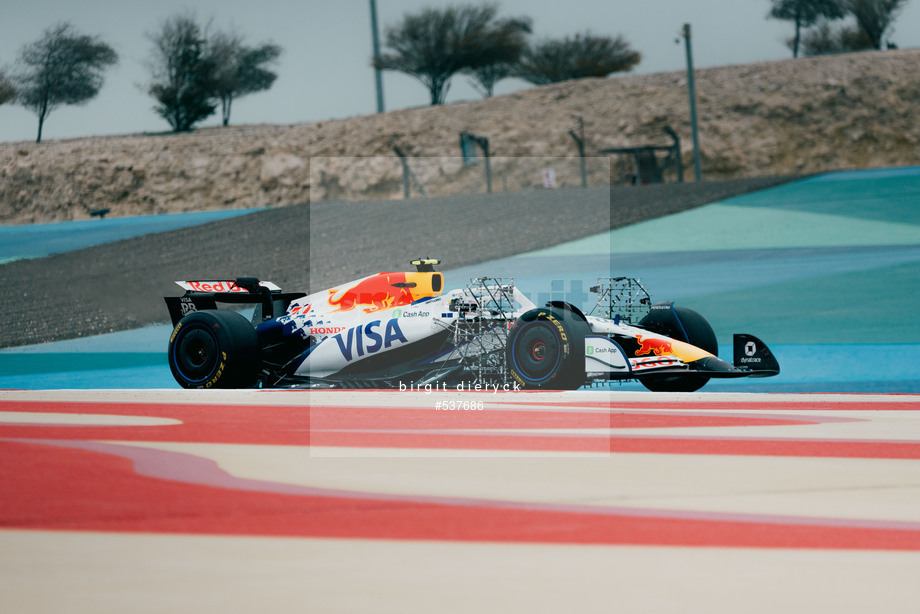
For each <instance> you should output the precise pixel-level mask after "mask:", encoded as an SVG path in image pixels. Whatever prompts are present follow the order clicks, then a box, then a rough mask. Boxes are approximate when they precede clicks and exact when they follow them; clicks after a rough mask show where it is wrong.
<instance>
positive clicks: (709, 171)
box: [0, 50, 920, 224]
mask: <svg viewBox="0 0 920 614" xmlns="http://www.w3.org/2000/svg"><path fill="white" fill-rule="evenodd" d="M918 65H920V50H900V51H884V52H866V53H858V54H849V55H839V56H828V57H823V58H805V59H798V60H787V61H778V62H765V63H759V64H751V65H743V66H728V67H719V68H710V69H703V70H699V71H698V73H697V75H696V84H697V93H698V115H699V126H700V145H701V150H702V160H703V173H704V177H705V178H706V179H731V178H740V177H764V176H771V175H801V174H806V173H814V172H821V171H828V170H836V169H843V168H871V167H882V166H905V165H912V164H917V163H918V160H920V121H918V119H920V118H918V107H917V101H918V100H920V75H918V72H917V66H918ZM575 116H580V117H582V118H583V120H584V127H585V137H586V153H587V155H589V156H596V155H598V152H600V151H601V150H603V149H605V148H610V147H629V146H637V145H646V144H661V145H667V144H670V139H669V138H668V137H667V136H665V135H664V133H663V131H662V130H663V128H664V126H666V125H670V126H671V127H672V128H674V130H676V131H677V133H678V134H679V136H680V138H681V140H682V149H683V161H684V164H685V166H686V167H687V168H688V169H689V168H690V165H691V160H692V157H691V138H690V125H689V113H688V104H687V88H686V75H685V74H684V73H683V72H670V73H660V74H655V75H627V76H621V77H615V78H609V79H586V80H582V81H577V82H568V83H562V84H556V85H550V86H545V87H539V88H533V89H527V90H522V91H519V92H516V93H514V94H509V95H506V96H500V97H495V98H492V99H488V100H481V101H475V102H466V103H457V104H451V105H447V106H443V107H426V108H418V109H407V110H400V111H392V112H389V113H385V114H379V115H371V116H365V117H355V118H350V119H344V120H335V121H323V122H315V123H309V124H299V125H291V126H276V125H260V126H245V127H230V128H214V129H206V130H201V131H198V132H196V133H193V134H187V135H173V136H145V135H135V136H124V137H105V138H85V139H73V140H62V141H49V142H46V143H42V144H40V145H35V144H31V143H5V144H0V223H5V224H19V223H30V222H46V221H57V220H70V219H80V218H85V217H87V216H88V215H89V211H91V210H92V209H97V208H101V207H108V208H110V209H111V211H112V215H138V214H151V213H166V212H178V211H192V210H195V211H197V210H204V209H217V208H244V207H261V206H279V205H290V204H296V203H303V202H307V201H308V200H310V199H311V198H312V199H314V200H321V199H330V198H336V199H338V198H347V199H367V198H371V199H381V198H382V199H392V198H401V197H402V171H401V167H400V164H399V161H398V158H397V157H396V155H395V154H394V150H393V146H394V145H396V146H399V147H400V148H401V149H402V150H403V151H404V152H405V153H406V154H407V155H408V156H410V158H411V165H412V168H413V170H414V172H415V173H416V175H417V176H418V179H419V181H420V183H421V184H422V185H423V186H425V188H426V190H427V191H428V193H429V194H431V195H448V194H455V193H458V192H471V191H482V189H483V187H482V186H483V181H482V170H481V168H479V167H470V166H464V165H463V164H462V163H461V161H460V160H459V159H458V156H459V154H460V148H459V137H458V135H459V133H460V132H461V131H471V132H475V133H477V134H480V135H484V136H487V137H488V138H489V140H490V148H491V153H492V155H493V156H495V157H496V159H495V161H494V165H493V167H494V168H493V175H494V182H495V186H496V189H498V190H501V189H503V188H505V187H507V188H508V189H518V188H520V187H526V186H527V185H536V184H539V181H540V175H539V170H540V168H544V167H547V166H551V167H554V168H556V167H558V168H557V177H558V179H559V182H560V183H561V184H562V185H572V184H575V183H577V182H578V181H579V179H578V177H577V174H576V173H575V172H574V171H573V170H571V169H574V168H575V167H576V166H577V165H575V164H573V162H572V160H571V158H572V157H574V156H576V155H577V153H576V151H577V150H576V147H575V143H574V141H573V140H572V138H571V136H570V135H569V130H571V129H573V128H574V127H575ZM521 158H537V159H535V160H528V161H522V160H521ZM543 158H551V159H554V160H550V161H547V160H545V159H543ZM559 158H568V160H567V161H562V160H559ZM608 168H609V167H608V165H607V163H606V160H605V161H603V162H602V163H600V164H597V163H595V164H592V165H589V173H590V175H591V181H592V183H595V184H596V183H601V182H602V181H603V179H604V178H605V177H606V175H607V171H608ZM686 174H687V176H688V177H691V178H692V172H689V170H688V172H687V173H686ZM613 175H614V179H616V178H617V176H618V172H617V171H616V170H614V172H613Z"/></svg>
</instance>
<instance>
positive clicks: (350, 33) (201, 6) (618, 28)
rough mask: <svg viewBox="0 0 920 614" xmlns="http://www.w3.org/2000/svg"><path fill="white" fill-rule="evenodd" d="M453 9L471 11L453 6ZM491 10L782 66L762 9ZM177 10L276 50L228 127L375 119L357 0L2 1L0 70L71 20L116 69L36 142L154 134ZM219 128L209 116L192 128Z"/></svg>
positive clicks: (390, 8)
mask: <svg viewBox="0 0 920 614" xmlns="http://www.w3.org/2000/svg"><path fill="white" fill-rule="evenodd" d="M464 3H472V4H480V2H479V1H478V0H471V1H469V2H464V1H460V2H453V4H464ZM446 4H448V3H447V2H438V1H437V0H377V12H378V22H379V24H380V29H381V37H383V34H384V31H385V28H386V26H387V25H390V24H395V23H396V22H398V21H399V20H400V18H401V17H402V15H404V14H406V13H411V12H417V11H419V10H420V9H421V8H424V7H434V6H443V5H446ZM500 7H501V10H500V14H501V15H503V16H522V15H527V16H530V17H531V18H532V19H533V29H534V37H535V38H543V37H562V36H565V35H571V34H575V33H578V32H585V31H590V32H591V33H593V34H603V35H617V34H622V35H623V36H624V37H625V38H626V40H627V41H628V42H629V43H630V45H631V46H632V47H633V48H634V49H636V50H637V51H639V52H641V53H642V62H641V63H640V64H639V66H638V67H637V68H636V69H635V71H634V72H637V73H650V72H661V71H670V70H684V69H685V68H686V63H685V55H684V47H683V44H677V43H676V42H675V40H676V39H677V38H678V36H679V34H680V30H681V27H682V25H683V24H684V23H690V24H691V27H692V32H693V55H694V64H695V65H696V67H698V68H702V67H708V66H721V65H727V64H744V63H748V62H756V61H761V60H777V59H785V58H788V57H791V53H790V51H789V50H788V48H787V47H786V46H785V44H784V43H783V41H784V40H785V38H787V37H788V36H790V35H791V34H792V25H791V24H790V23H789V22H784V21H776V20H767V19H766V14H767V12H768V10H769V7H770V2H769V0H641V1H636V0H632V1H620V0H564V1H559V0H504V1H502V2H501V3H500ZM186 10H191V11H193V12H194V14H196V15H197V16H198V18H199V20H200V21H202V22H204V21H206V20H209V19H210V20H213V21H212V23H213V27H215V28H217V29H235V30H236V31H237V32H239V33H240V34H242V35H243V36H244V38H245V40H246V41H247V42H248V43H250V44H255V43H259V42H263V41H267V40H272V41H274V42H275V43H277V44H279V45H280V46H281V47H282V48H283V49H284V54H283V55H282V57H281V60H280V62H279V63H278V65H277V67H276V70H277V73H278V80H277V81H276V82H275V85H274V86H273V87H272V88H271V89H270V90H268V91H267V92H261V93H258V94H253V95H250V96H247V97H244V98H241V99H239V100H238V101H235V102H234V107H233V113H232V116H231V123H232V124H254V123H271V124H291V123H300V122H312V121H320V120H326V119H333V118H343V117H350V116H355V115H365V114H369V113H373V112H375V111H376V94H375V89H374V71H373V69H372V68H371V67H370V58H371V55H372V50H371V26H370V10H369V0H337V1H335V0H194V1H191V0H148V1H144V2H139V1H137V0H2V8H0V66H9V65H11V64H12V63H13V62H14V60H15V58H16V57H17V55H18V53H19V50H20V49H21V48H22V47H23V46H24V45H26V44H28V43H30V42H33V41H35V40H37V39H38V38H39V37H40V36H41V34H42V31H43V30H44V29H45V28H47V27H48V26H50V25H52V24H55V23H57V22H61V21H69V22H72V23H73V24H74V25H75V26H76V28H77V29H78V30H79V31H80V32H82V33H85V34H92V35H98V36H100V37H102V39H103V40H104V41H105V42H107V43H108V44H110V45H111V46H112V47H113V48H114V49H115V50H116V51H117V52H118V54H119V63H118V64H117V65H116V66H115V67H113V68H112V69H110V70H108V71H107V72H106V73H105V84H104V86H103V88H102V91H101V92H100V93H99V95H98V96H97V97H96V98H94V99H93V100H91V101H89V102H88V103H86V104H85V105H82V106H64V107H59V108H58V109H55V110H54V111H53V112H52V113H51V114H50V115H49V117H48V118H47V120H46V122H45V127H44V133H43V140H45V139H54V138H67V137H77V136H90V135H103V134H124V133H134V132H144V131H150V132H159V131H165V130H168V129H169V126H168V124H167V123H166V122H165V121H164V120H163V119H162V118H160V117H159V116H158V115H157V114H156V113H155V112H154V111H153V110H152V107H153V99H152V98H150V97H149V96H148V95H147V94H145V93H144V92H143V91H142V90H141V88H140V86H142V85H143V84H144V83H145V82H147V81H148V80H149V73H148V70H147V68H146V67H145V64H144V62H145V60H146V59H147V58H148V56H149V54H150V46H151V45H150V41H149V40H148V38H147V37H146V33H148V32H152V31H154V30H156V29H158V27H159V26H160V25H161V24H162V23H163V21H164V20H165V19H166V18H168V17H170V16H172V15H175V14H177V13H181V12H183V11H186ZM890 38H891V39H892V40H893V41H895V42H896V43H897V45H898V46H899V47H900V48H902V49H903V48H914V47H920V1H918V0H915V1H914V2H911V3H909V4H908V6H907V7H906V9H905V10H904V11H903V12H902V13H901V15H900V17H899V18H898V20H897V21H896V22H895V25H894V30H893V31H892V33H891V34H890ZM525 87H530V86H529V84H527V83H525V82H523V81H519V80H513V79H511V80H506V81H503V82H501V83H499V84H498V86H497V88H496V93H498V94H501V93H508V92H511V91H515V90H518V89H521V88H525ZM384 98H385V105H386V109H387V110H392V109H400V108H406V107H412V106H423V105H425V104H426V103H427V101H428V92H427V90H426V89H425V87H424V86H422V85H421V84H420V83H419V82H417V81H415V80H413V79H411V78H409V77H406V76H404V75H401V74H399V73H392V72H387V73H384ZM476 98H478V95H477V94H476V92H475V90H473V89H472V87H471V86H470V85H469V84H468V83H467V80H466V78H465V77H463V76H457V77H455V78H454V80H453V82H452V86H451V88H450V93H449V95H448V101H449V102H451V101H457V100H470V99H476ZM219 121H220V118H219V113H218V114H216V115H215V116H213V117H212V118H210V119H209V120H207V121H205V122H203V123H202V124H201V125H204V126H209V125H217V124H218V123H219ZM36 130H37V118H36V116H35V115H34V114H33V113H31V112H29V111H27V110H25V109H24V108H23V107H19V106H15V105H11V104H6V105H3V106H0V141H20V140H34V138H35V134H36Z"/></svg>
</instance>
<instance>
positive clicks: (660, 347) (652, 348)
mask: <svg viewBox="0 0 920 614" xmlns="http://www.w3.org/2000/svg"><path fill="white" fill-rule="evenodd" d="M636 341H638V342H639V349H638V350H636V356H645V355H647V354H648V355H650V354H652V353H654V354H655V356H662V355H663V354H671V353H672V352H673V350H672V349H671V342H670V341H669V340H667V339H658V338H656V337H643V336H642V335H638V336H637V337H636Z"/></svg>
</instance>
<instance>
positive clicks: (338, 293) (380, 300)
mask: <svg viewBox="0 0 920 614" xmlns="http://www.w3.org/2000/svg"><path fill="white" fill-rule="evenodd" d="M328 300H329V304H330V305H331V306H333V307H337V309H335V310H334V311H351V310H352V309H355V308H356V307H363V308H364V313H374V312H377V311H381V310H383V309H390V308H392V307H401V306H403V305H408V304H410V303H412V301H413V300H414V299H413V296H412V290H411V289H410V287H409V284H408V283H407V282H406V274H405V273H381V274H380V275H374V276H371V277H368V278H366V279H362V280H361V281H359V282H358V283H357V284H355V285H354V286H352V287H350V288H347V289H345V290H342V289H335V290H329V299H328Z"/></svg>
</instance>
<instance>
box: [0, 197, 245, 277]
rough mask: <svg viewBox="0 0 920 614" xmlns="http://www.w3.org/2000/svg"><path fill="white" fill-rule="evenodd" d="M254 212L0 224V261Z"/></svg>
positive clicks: (71, 249) (60, 251)
mask: <svg viewBox="0 0 920 614" xmlns="http://www.w3.org/2000/svg"><path fill="white" fill-rule="evenodd" d="M254 211H259V209H229V210H227V209H225V210H219V211H198V212H194V213H173V214H163V215H139V216H134V217H112V218H110V217H105V218H102V219H90V220H77V221H74V222H53V223H49V224H22V225H15V226H0V264H2V263H4V262H9V261H11V260H20V259H25V258H41V257H43V256H50V255H51V254H62V253H65V252H70V251H74V250H77V249H82V248H84V247H91V246H93V245H101V244H103V243H111V242H113V241H120V240H122V239H130V238H131V237H137V236H140V235H145V234H151V233H155V232H164V231H167V230H176V229H179V228H187V227H189V226H198V225H199V224H206V223H208V222H214V221H217V220H223V219H227V218H231V217H236V216H238V215H246V214H247V213H253V212H254Z"/></svg>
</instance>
